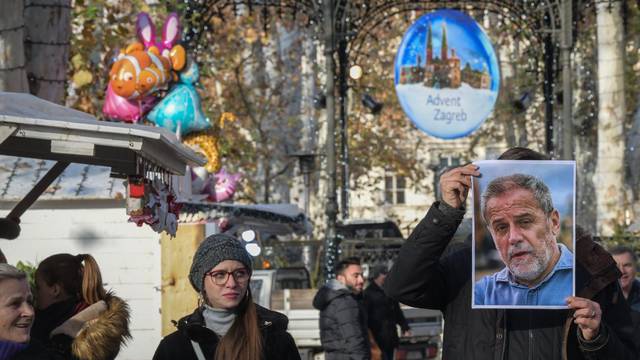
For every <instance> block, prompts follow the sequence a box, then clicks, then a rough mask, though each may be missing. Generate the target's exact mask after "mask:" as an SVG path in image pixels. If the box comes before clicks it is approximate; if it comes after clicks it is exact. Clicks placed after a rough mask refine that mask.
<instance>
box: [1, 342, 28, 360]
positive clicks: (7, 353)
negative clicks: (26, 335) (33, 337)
mask: <svg viewBox="0 0 640 360" xmlns="http://www.w3.org/2000/svg"><path fill="white" fill-rule="evenodd" d="M27 345H28V344H27V343H17V342H13V341H2V340H0V360H7V359H11V357H12V356H13V355H15V354H17V353H19V352H20V351H22V350H24V349H25V348H26V347H27Z"/></svg>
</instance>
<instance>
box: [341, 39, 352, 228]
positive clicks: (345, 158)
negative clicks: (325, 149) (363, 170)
mask: <svg viewBox="0 0 640 360" xmlns="http://www.w3.org/2000/svg"><path fill="white" fill-rule="evenodd" d="M338 64H339V67H340V69H339V71H338V76H339V78H338V86H339V89H340V92H339V96H340V99H339V100H340V135H341V142H340V147H341V152H342V192H341V200H342V206H341V209H340V210H341V214H342V219H343V220H345V219H348V218H349V129H348V119H347V102H348V101H349V99H348V94H347V91H348V90H349V87H348V85H347V71H348V70H347V68H348V64H349V54H347V40H346V39H345V38H344V36H340V41H339V43H338Z"/></svg>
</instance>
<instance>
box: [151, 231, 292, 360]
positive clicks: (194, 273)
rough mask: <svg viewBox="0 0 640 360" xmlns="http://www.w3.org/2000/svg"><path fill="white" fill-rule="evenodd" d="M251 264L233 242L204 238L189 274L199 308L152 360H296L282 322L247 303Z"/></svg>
mask: <svg viewBox="0 0 640 360" xmlns="http://www.w3.org/2000/svg"><path fill="white" fill-rule="evenodd" d="M252 263H253V261H252V258H251V256H250V255H249V253H247V251H246V250H245V248H244V246H243V245H242V244H241V243H240V241H239V240H238V239H236V238H234V237H232V236H229V235H225V234H216V235H212V236H209V237H208V238H206V239H205V240H204V241H203V242H202V243H201V244H200V247H199V248H198V250H197V251H196V253H195V255H194V256H193V263H192V264H191V271H190V272H189V281H190V282H191V285H192V286H193V288H194V289H195V290H196V291H197V292H198V293H199V294H200V296H201V297H202V302H203V304H202V305H201V306H199V307H198V308H197V309H196V310H195V311H194V312H193V313H192V314H191V315H188V316H186V317H184V318H182V319H181V320H180V321H179V322H178V324H177V327H178V329H177V330H176V331H175V332H173V333H172V334H169V335H168V336H167V337H165V338H164V339H162V341H161V342H160V345H158V348H157V349H156V353H155V355H154V356H153V359H154V360H174V359H176V360H177V359H180V360H182V359H186V360H188V359H193V360H205V359H206V360H276V359H278V360H280V359H283V360H289V359H291V360H297V359H300V355H299V354H298V350H297V348H296V344H295V342H294V341H293V338H292V337H291V335H290V334H289V333H288V332H287V324H288V322H289V320H288V319H287V317H286V316H284V315H283V314H280V313H277V312H274V311H271V310H268V309H265V308H263V307H261V306H259V305H257V304H255V303H254V302H253V298H252V297H251V290H250V288H249V281H250V279H251V272H252Z"/></svg>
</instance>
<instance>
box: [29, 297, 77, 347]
mask: <svg viewBox="0 0 640 360" xmlns="http://www.w3.org/2000/svg"><path fill="white" fill-rule="evenodd" d="M86 307H87V304H85V303H84V302H83V301H79V300H78V299H74V298H72V299H68V300H63V301H59V302H57V303H55V304H51V305H50V306H49V307H47V308H46V309H42V310H37V311H36V319H35V321H34V322H33V327H32V328H31V337H32V338H35V339H38V340H39V341H41V342H43V343H47V342H48V341H49V334H50V333H51V331H53V329H55V328H57V327H58V326H60V325H62V323H63V322H65V321H67V320H68V319H69V318H70V317H72V316H73V315H75V314H77V313H78V312H80V311H82V310H83V309H85V308H86Z"/></svg>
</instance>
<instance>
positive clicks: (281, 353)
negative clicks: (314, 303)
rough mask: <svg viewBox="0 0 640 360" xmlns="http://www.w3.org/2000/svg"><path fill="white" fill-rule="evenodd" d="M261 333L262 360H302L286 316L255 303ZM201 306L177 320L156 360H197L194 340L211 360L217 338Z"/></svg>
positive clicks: (161, 342) (159, 349)
mask: <svg viewBox="0 0 640 360" xmlns="http://www.w3.org/2000/svg"><path fill="white" fill-rule="evenodd" d="M256 309H257V312H258V323H259V327H260V333H261V334H262V346H263V353H264V356H263V357H262V359H263V360H300V354H299V353H298V349H297V348H296V344H295V342H294V341H293V338H292V337H291V335H290V334H289V333H288V332H287V325H288V323H289V319H287V317H286V316H285V315H283V314H280V313H278V312H275V311H271V310H268V309H265V308H263V307H262V306H260V305H257V304H256ZM202 310H203V309H202V307H200V308H198V309H196V310H195V311H194V312H193V313H192V314H191V315H188V316H185V317H183V318H182V319H180V321H178V325H177V326H178V330H176V331H175V332H173V333H171V334H169V335H167V336H166V337H165V338H164V339H162V340H161V341H160V345H158V348H157V349H156V352H155V354H154V355H153V360H189V359H193V360H197V359H198V358H197V356H196V353H195V351H194V349H193V345H192V344H191V341H195V342H197V343H198V344H199V345H200V348H201V349H202V352H203V354H204V357H205V359H207V360H212V359H213V358H214V356H215V353H216V348H217V347H218V341H219V338H218V335H217V334H216V333H215V332H213V331H212V330H210V329H208V328H207V327H206V326H205V322H204V317H203V316H202Z"/></svg>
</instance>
